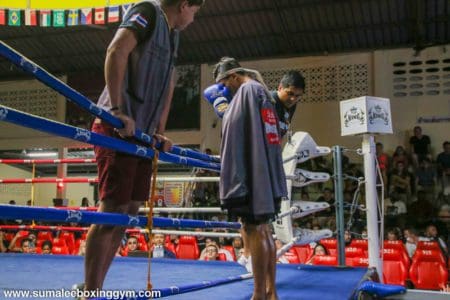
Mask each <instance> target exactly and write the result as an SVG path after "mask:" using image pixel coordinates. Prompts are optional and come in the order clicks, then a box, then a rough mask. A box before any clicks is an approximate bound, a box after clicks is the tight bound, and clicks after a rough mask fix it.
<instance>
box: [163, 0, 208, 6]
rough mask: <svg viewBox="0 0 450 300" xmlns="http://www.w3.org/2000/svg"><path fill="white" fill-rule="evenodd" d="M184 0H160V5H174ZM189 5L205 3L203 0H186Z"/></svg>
mask: <svg viewBox="0 0 450 300" xmlns="http://www.w3.org/2000/svg"><path fill="white" fill-rule="evenodd" d="M182 1H184V0H161V5H162V6H174V5H177V4H178V3H180V2H182ZM186 1H187V3H188V5H189V6H194V5H196V6H202V5H203V4H204V3H205V0H186Z"/></svg>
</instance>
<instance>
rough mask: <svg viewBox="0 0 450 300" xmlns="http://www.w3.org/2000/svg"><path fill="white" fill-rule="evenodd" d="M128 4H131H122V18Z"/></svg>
mask: <svg viewBox="0 0 450 300" xmlns="http://www.w3.org/2000/svg"><path fill="white" fill-rule="evenodd" d="M130 6H131V4H124V5H122V18H123V16H125V14H126V12H127V10H128V8H130Z"/></svg>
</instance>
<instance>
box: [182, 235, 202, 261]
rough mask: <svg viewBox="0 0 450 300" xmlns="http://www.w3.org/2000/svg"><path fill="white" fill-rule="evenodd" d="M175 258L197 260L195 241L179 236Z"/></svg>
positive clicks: (188, 237)
mask: <svg viewBox="0 0 450 300" xmlns="http://www.w3.org/2000/svg"><path fill="white" fill-rule="evenodd" d="M176 255H177V258H181V259H198V257H199V256H200V251H199V250H198V245H197V239H196V238H195V237H193V236H180V238H179V242H178V245H177V247H176Z"/></svg>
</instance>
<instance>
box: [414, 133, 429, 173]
mask: <svg viewBox="0 0 450 300" xmlns="http://www.w3.org/2000/svg"><path fill="white" fill-rule="evenodd" d="M409 144H410V146H411V154H412V158H413V163H414V167H416V168H417V166H418V165H419V163H420V162H421V161H422V160H423V159H425V158H428V159H429V160H430V161H431V149H430V148H431V140H430V137H429V136H428V135H424V134H422V128H421V127H420V126H416V127H414V135H413V136H412V137H411V138H410V139H409Z"/></svg>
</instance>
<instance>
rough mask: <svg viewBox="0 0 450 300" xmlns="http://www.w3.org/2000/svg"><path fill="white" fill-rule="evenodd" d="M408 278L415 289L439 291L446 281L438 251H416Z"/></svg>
mask: <svg viewBox="0 0 450 300" xmlns="http://www.w3.org/2000/svg"><path fill="white" fill-rule="evenodd" d="M409 276H410V278H411V281H412V283H413V284H414V287H415V288H416V289H429V290H441V289H443V288H444V287H445V286H446V284H447V280H448V270H447V268H446V267H445V264H444V263H442V253H441V252H440V250H439V251H438V250H420V249H419V250H416V252H415V253H414V257H413V262H412V264H411V268H410V269H409Z"/></svg>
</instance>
